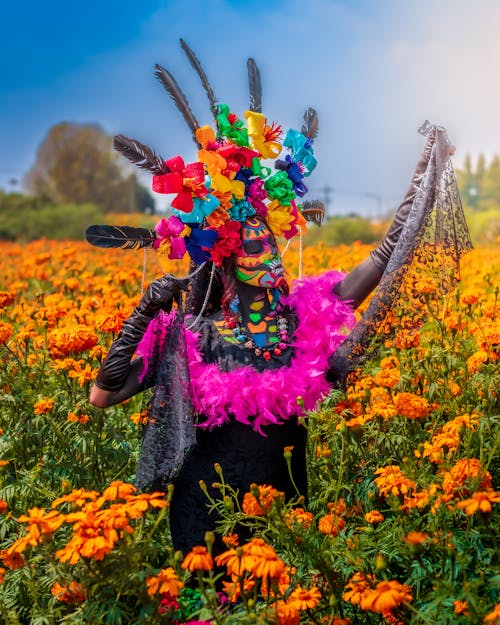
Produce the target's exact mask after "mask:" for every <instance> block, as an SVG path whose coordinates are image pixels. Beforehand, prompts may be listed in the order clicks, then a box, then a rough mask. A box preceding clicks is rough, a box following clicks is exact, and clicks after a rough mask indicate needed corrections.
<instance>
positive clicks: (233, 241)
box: [208, 220, 241, 267]
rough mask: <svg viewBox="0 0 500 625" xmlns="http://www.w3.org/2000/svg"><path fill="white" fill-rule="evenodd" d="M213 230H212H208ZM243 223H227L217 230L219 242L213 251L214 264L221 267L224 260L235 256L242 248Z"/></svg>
mask: <svg viewBox="0 0 500 625" xmlns="http://www.w3.org/2000/svg"><path fill="white" fill-rule="evenodd" d="M208 229H209V230H211V228H208ZM240 231H241V223H240V222H239V221H233V220H230V221H226V222H225V223H224V224H223V225H222V226H221V227H220V228H219V229H218V230H217V241H216V242H215V245H214V246H213V248H212V250H211V256H212V260H213V261H214V263H215V264H216V265H217V266H218V267H220V266H221V265H222V261H223V260H224V258H228V257H229V256H231V255H232V254H235V253H236V252H237V251H238V250H239V249H240V247H241V234H240Z"/></svg>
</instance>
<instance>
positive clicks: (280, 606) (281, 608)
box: [276, 601, 300, 625]
mask: <svg viewBox="0 0 500 625" xmlns="http://www.w3.org/2000/svg"><path fill="white" fill-rule="evenodd" d="M276 612H277V614H278V625H299V623H300V611H299V610H298V609H297V608H296V607H295V605H292V604H290V603H288V602H287V601H278V602H277V603H276Z"/></svg>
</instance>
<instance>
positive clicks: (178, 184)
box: [153, 156, 208, 213]
mask: <svg viewBox="0 0 500 625" xmlns="http://www.w3.org/2000/svg"><path fill="white" fill-rule="evenodd" d="M165 165H166V166H167V167H168V169H169V170H170V173H168V174H162V175H161V176H153V191H156V193H176V194H177V195H176V196H175V198H174V200H173V201H172V206H173V207H174V208H177V209H179V210H181V211H183V212H184V213H190V212H191V211H192V210H193V196H195V197H199V198H200V197H204V196H205V195H207V194H208V189H207V187H206V186H205V169H204V167H203V163H198V162H197V163H189V164H188V165H186V164H185V163H184V160H183V159H182V157H180V156H174V157H173V158H170V159H168V160H167V161H165Z"/></svg>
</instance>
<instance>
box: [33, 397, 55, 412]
mask: <svg viewBox="0 0 500 625" xmlns="http://www.w3.org/2000/svg"><path fill="white" fill-rule="evenodd" d="M54 404H55V401H54V400H53V399H48V398H42V399H39V400H38V401H37V402H35V403H34V404H33V412H34V413H35V414H47V413H48V412H50V411H51V410H52V408H53V407H54Z"/></svg>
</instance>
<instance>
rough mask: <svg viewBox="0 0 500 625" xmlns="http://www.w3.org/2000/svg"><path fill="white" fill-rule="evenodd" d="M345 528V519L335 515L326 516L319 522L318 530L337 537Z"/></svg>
mask: <svg viewBox="0 0 500 625" xmlns="http://www.w3.org/2000/svg"><path fill="white" fill-rule="evenodd" d="M344 527H345V521H344V519H341V518H340V517H338V516H337V515H335V514H325V515H324V516H322V517H321V518H320V519H319V521H318V529H319V531H320V532H321V533H322V534H328V535H329V536H337V534H338V533H339V532H340V531H342V530H343V529H344Z"/></svg>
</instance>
